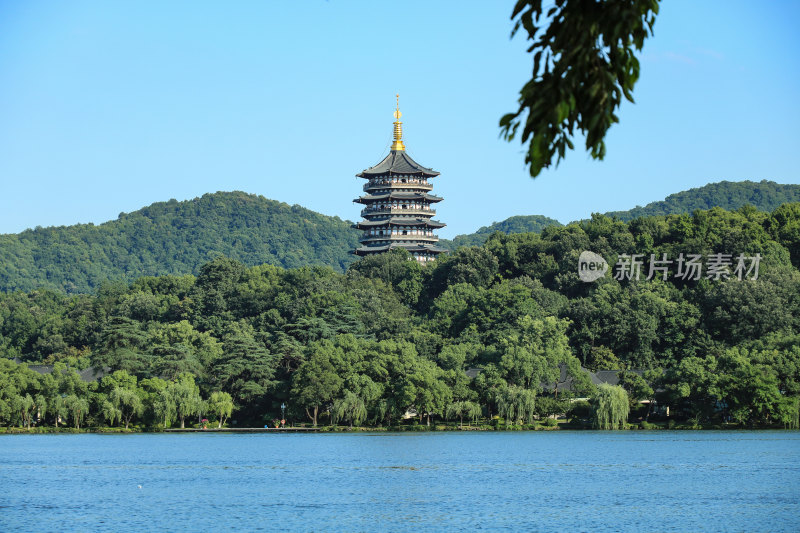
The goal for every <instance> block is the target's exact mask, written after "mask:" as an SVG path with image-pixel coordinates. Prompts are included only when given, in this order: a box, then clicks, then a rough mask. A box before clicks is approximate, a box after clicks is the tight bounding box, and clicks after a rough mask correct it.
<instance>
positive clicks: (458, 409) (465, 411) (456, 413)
mask: <svg viewBox="0 0 800 533" xmlns="http://www.w3.org/2000/svg"><path fill="white" fill-rule="evenodd" d="M446 412H447V417H448V418H450V417H458V418H459V420H460V422H459V426H458V427H459V429H464V417H465V416H466V417H469V418H471V419H472V421H473V422H474V421H475V419H476V418H478V417H479V416H480V415H481V406H480V405H478V404H477V403H475V402H470V401H466V400H465V401H460V402H453V403H451V404H450V405H448V406H447V411H446Z"/></svg>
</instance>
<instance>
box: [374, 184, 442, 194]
mask: <svg viewBox="0 0 800 533" xmlns="http://www.w3.org/2000/svg"><path fill="white" fill-rule="evenodd" d="M362 189H364V192H368V191H371V190H374V189H417V190H420V191H431V190H433V184H432V183H365V184H364V186H363V187H362Z"/></svg>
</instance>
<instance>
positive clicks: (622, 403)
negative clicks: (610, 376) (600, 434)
mask: <svg viewBox="0 0 800 533" xmlns="http://www.w3.org/2000/svg"><path fill="white" fill-rule="evenodd" d="M629 411H630V405H629V404H628V393H627V392H625V389H623V388H622V387H619V386H615V385H609V384H607V383H601V384H600V385H598V386H597V392H596V393H595V395H594V398H592V416H593V420H594V427H596V428H598V429H617V428H619V429H624V428H625V423H626V422H627V421H628V412H629Z"/></svg>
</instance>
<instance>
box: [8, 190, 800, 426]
mask: <svg viewBox="0 0 800 533" xmlns="http://www.w3.org/2000/svg"><path fill="white" fill-rule="evenodd" d="M795 212H796V204H787V205H784V206H781V207H780V208H778V209H776V210H775V211H774V212H773V213H761V212H759V211H757V210H755V209H753V208H747V207H745V208H742V209H739V210H738V211H733V212H731V211H725V210H723V209H719V208H714V209H711V210H708V211H696V212H694V213H693V214H692V215H670V216H667V217H648V218H639V219H636V220H634V221H632V222H629V223H625V222H622V221H619V220H614V219H612V218H609V217H606V216H603V215H595V216H593V217H592V219H591V220H587V221H583V222H580V223H574V224H570V225H568V226H565V227H556V226H550V227H547V228H545V229H543V230H542V232H541V233H540V234H536V233H524V234H512V235H504V234H499V233H496V234H494V235H492V236H491V237H490V238H489V239H488V240H487V242H486V243H485V244H484V245H483V246H481V247H479V248H462V249H460V250H459V251H457V252H456V253H453V254H452V255H451V256H449V257H447V258H442V259H440V260H437V261H436V262H435V263H433V264H431V265H426V266H425V267H420V265H418V264H417V263H416V262H414V261H411V260H409V258H408V256H407V254H404V253H402V252H400V253H391V254H386V255H382V256H376V257H368V258H365V259H362V260H360V261H358V262H356V263H354V264H353V265H352V267H351V268H350V269H349V271H348V272H346V273H340V272H337V271H335V270H333V269H332V268H329V267H320V266H315V267H302V268H296V269H289V270H285V269H283V268H280V267H276V266H272V265H260V266H255V267H247V266H245V265H244V264H242V263H240V262H238V261H236V260H234V259H230V258H226V257H217V258H215V259H213V260H212V261H209V262H208V263H206V264H204V265H202V266H201V267H200V268H199V269H198V272H197V277H194V276H174V275H166V276H161V277H143V278H140V279H138V280H136V281H135V282H134V283H131V284H130V285H124V284H120V283H116V284H105V285H103V286H102V287H100V288H99V289H98V291H97V294H96V295H93V296H88V295H66V294H63V293H58V292H54V291H48V290H36V291H32V292H29V293H23V292H14V293H0V356H2V357H0V424H3V425H6V426H9V427H12V426H18V427H25V428H30V430H31V431H33V430H36V426H37V425H38V426H42V425H67V424H68V425H71V426H75V427H76V428H78V427H81V426H84V425H88V426H95V427H96V426H98V425H102V424H104V423H105V424H108V425H112V426H119V428H120V430H123V431H124V429H123V428H125V427H128V428H130V427H131V426H134V427H159V428H160V427H169V426H171V425H172V424H173V423H175V422H176V421H180V422H181V425H182V426H185V425H186V420H187V419H188V420H189V421H190V422H191V419H192V417H193V416H196V415H199V414H203V413H206V414H208V415H209V418H210V417H211V416H210V415H212V414H213V416H215V417H217V420H218V425H222V424H224V423H226V421H228V419H230V424H231V425H232V426H248V425H250V426H252V425H256V426H261V425H263V424H264V423H265V422H266V421H269V420H272V419H274V418H275V417H276V415H277V414H278V413H280V412H281V411H280V405H281V404H285V405H286V406H287V409H286V417H287V418H288V419H289V420H291V421H292V423H293V422H297V421H298V420H301V419H303V420H304V419H306V418H308V419H309V420H310V421H311V422H312V423H313V424H318V423H319V420H320V419H322V421H323V423H333V422H335V421H336V422H343V423H346V424H352V425H354V426H355V425H359V424H368V425H382V426H397V425H398V424H400V425H404V424H411V423H412V422H411V421H408V422H407V421H406V420H408V418H409V416H412V415H413V413H416V416H415V417H414V418H413V423H416V424H418V425H419V426H422V427H428V426H429V424H430V423H431V419H434V424H436V417H440V418H444V417H447V418H449V419H454V418H458V419H459V421H460V424H463V419H464V418H467V419H468V420H469V419H473V420H474V419H475V417H479V416H483V415H486V416H488V417H489V418H492V417H494V416H495V415H498V414H499V415H501V416H502V417H503V418H504V419H505V421H506V423H507V424H508V426H509V427H510V426H512V425H513V426H515V427H516V426H518V425H519V424H528V425H530V423H531V421H532V420H533V419H534V418H536V417H538V418H539V419H541V418H542V417H551V416H553V415H562V414H564V413H565V412H570V416H571V418H572V419H573V421H579V423H583V420H586V419H588V418H589V416H590V414H589V413H584V412H582V411H581V409H582V408H581V404H580V403H576V404H570V403H569V400H570V399H572V398H581V397H591V398H595V399H594V400H593V401H594V404H595V415H596V416H595V418H596V421H598V422H597V423H598V424H600V425H610V424H612V423H613V425H615V426H619V424H620V420H622V418H620V417H621V416H622V415H619V414H618V413H617V414H614V413H615V411H614V410H613V409H611V408H610V407H608V409H611V410H610V411H609V410H608V409H606V407H603V406H612V407H613V405H615V404H614V403H613V402H612V401H611V400H608V402H606V403H603V402H604V401H605V400H603V398H605V396H603V394H605V392H603V391H600V392H595V387H594V386H593V385H592V381H591V380H590V378H589V374H588V373H587V371H586V370H585V368H590V369H594V370H598V371H600V370H613V371H614V372H613V373H604V374H602V376H605V377H606V378H609V379H612V378H615V377H616V375H617V374H618V373H619V372H620V371H622V372H621V373H619V384H620V385H621V386H622V387H623V388H624V390H625V391H627V399H626V401H627V402H628V404H629V407H630V408H631V409H632V411H631V415H632V417H635V418H639V417H642V418H647V419H650V420H653V421H656V422H659V423H660V422H663V421H665V418H666V417H667V414H666V409H665V407H666V406H669V407H670V414H669V419H670V420H671V419H677V422H676V423H678V424H681V425H684V424H685V423H686V422H688V423H689V425H691V426H704V425H709V424H710V425H719V424H722V423H735V424H738V425H740V426H743V427H784V426H785V427H793V426H796V425H797V416H798V414H797V407H798V402H797V399H798V398H800V271H798V269H797V266H796V265H795V264H794V263H793V260H794V259H793V256H792V253H791V252H790V250H792V249H794V248H793V247H795V246H796V242H795V241H796V240H797V238H800V236H799V235H796V232H795V231H794V226H795V224H796V220H797V219H796V217H795V216H794V214H795ZM583 250H595V251H596V252H597V253H600V254H602V255H603V256H604V257H605V258H606V259H607V260H608V261H609V263H611V264H612V265H613V264H614V263H615V261H616V258H617V257H618V256H619V254H622V253H643V254H647V255H649V254H654V255H655V256H656V257H660V254H663V253H667V254H670V256H671V257H673V258H674V257H676V256H677V255H678V254H679V253H685V254H688V253H697V254H700V255H701V257H703V258H706V257H708V256H709V254H712V253H732V254H736V253H744V254H748V255H750V254H754V253H759V254H761V256H762V263H761V267H760V271H759V277H758V279H757V280H743V281H739V280H737V279H729V280H719V281H713V280H708V279H702V280H699V281H691V282H688V281H685V280H681V279H676V278H674V277H668V278H667V279H662V278H661V277H660V276H659V277H656V278H655V279H652V280H646V279H644V277H646V272H645V273H643V276H642V279H640V280H639V281H628V280H617V279H614V277H613V276H607V277H606V278H603V279H601V280H598V281H596V282H594V283H584V282H582V281H581V280H580V279H579V278H578V276H577V272H576V270H577V269H576V264H577V259H578V256H579V254H580V252H581V251H583ZM12 358H18V361H19V364H18V363H16V362H13V361H11V360H10V359H12ZM43 363H44V364H47V365H50V366H48V367H46V368H45V367H42V366H38V365H40V364H43ZM29 365H30V367H29ZM89 366H93V367H94V368H93V369H87V367H89ZM624 369H625V370H624ZM79 372H82V374H79ZM94 372H98V373H99V374H100V375H101V376H103V377H102V379H101V380H100V381H99V382H95V381H94V379H93V377H92V375H93V373H94ZM85 380H86V381H85ZM87 381H88V382H87ZM612 381H613V379H612ZM204 399H208V401H207V402H205V401H203V400H204ZM601 400H602V401H601ZM642 400H649V402H650V403H648V404H645V405H642V404H640V402H641V401H642ZM601 407H602V409H601ZM603 409H606V410H605V411H603ZM598 413H605V414H602V416H600V415H598ZM598 416H599V417H600V418H597V417H598ZM623 418H624V417H623ZM423 420H424V421H425V424H423V423H422V422H423ZM666 422H667V424H669V420H666Z"/></svg>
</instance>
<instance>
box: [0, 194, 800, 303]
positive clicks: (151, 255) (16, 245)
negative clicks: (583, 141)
mask: <svg viewBox="0 0 800 533" xmlns="http://www.w3.org/2000/svg"><path fill="white" fill-rule="evenodd" d="M786 202H800V185H792V184H778V183H775V182H772V181H766V180H764V181H760V182H752V181H743V182H729V181H722V182H718V183H711V184H709V185H705V186H703V187H698V188H695V189H690V190H688V191H683V192H679V193H676V194H672V195H670V196H668V197H667V198H666V199H664V200H663V201H660V202H653V203H650V204H647V205H646V206H644V207H636V208H634V209H631V210H629V211H615V212H610V213H606V214H607V215H609V216H616V217H617V218H620V219H622V220H626V221H627V220H631V219H633V218H636V217H639V216H648V215H666V214H673V213H691V212H692V211H694V210H695V209H709V208H711V207H715V206H719V207H723V208H725V209H729V210H733V209H738V208H740V207H742V206H743V205H747V204H749V205H753V206H754V207H756V208H757V209H760V210H763V211H772V210H774V209H775V208H776V207H778V206H779V205H781V204H783V203H786ZM561 225H562V224H561V223H560V222H559V221H557V220H555V219H552V218H548V217H545V216H542V215H528V216H513V217H510V218H508V219H506V220H503V221H501V222H495V223H493V224H491V225H489V226H484V227H482V228H480V229H479V230H477V231H476V232H475V233H472V234H467V235H458V236H457V237H455V238H454V239H453V240H446V239H442V241H441V245H442V247H444V248H447V249H451V250H452V249H455V248H458V247H460V246H479V245H481V244H482V243H483V242H485V241H486V239H487V238H488V237H489V236H490V235H491V234H492V233H494V232H495V231H500V232H502V233H525V232H541V231H542V230H543V229H544V228H546V227H547V226H561ZM350 226H351V222H349V221H347V220H341V219H340V218H338V217H330V216H326V215H322V214H320V213H316V212H314V211H311V210H309V209H306V208H304V207H301V206H298V205H294V206H290V205H288V204H285V203H282V202H278V201H275V200H269V199H267V198H264V197H263V196H258V195H254V194H247V193H244V192H239V191H234V192H217V193H209V194H205V195H203V196H202V197H200V198H195V199H193V200H187V201H182V202H178V201H176V200H170V201H168V202H158V203H154V204H152V205H150V206H147V207H144V208H142V209H140V210H138V211H134V212H132V213H122V214H121V215H120V216H119V218H117V219H116V220H112V221H109V222H105V223H103V224H99V225H94V224H78V225H74V226H61V227H50V228H36V229H33V230H26V231H23V232H22V233H18V234H8V235H0V291H5V292H8V291H14V290H23V291H31V290H35V289H38V288H49V289H55V290H61V291H66V292H69V293H85V292H92V291H94V290H96V289H97V287H99V286H100V284H101V283H103V282H106V281H122V282H129V281H132V280H134V279H136V278H138V277H141V276H157V275H163V274H175V275H183V274H193V273H196V272H197V271H198V269H199V268H200V266H201V265H203V264H204V263H206V262H208V261H210V260H212V259H214V258H215V257H217V256H219V255H225V256H228V257H231V258H233V259H236V260H238V261H241V262H242V263H244V264H246V265H248V266H252V265H257V264H264V263H268V264H273V265H279V266H282V267H286V268H293V267H300V266H305V265H328V266H331V267H332V268H334V269H336V270H339V271H342V270H344V269H346V268H347V266H348V265H349V264H350V263H352V262H353V261H355V259H356V258H355V257H354V256H353V255H351V254H350V251H351V250H353V249H355V248H356V246H357V244H358V238H359V232H358V231H357V230H354V229H352V228H351V227H350Z"/></svg>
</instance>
